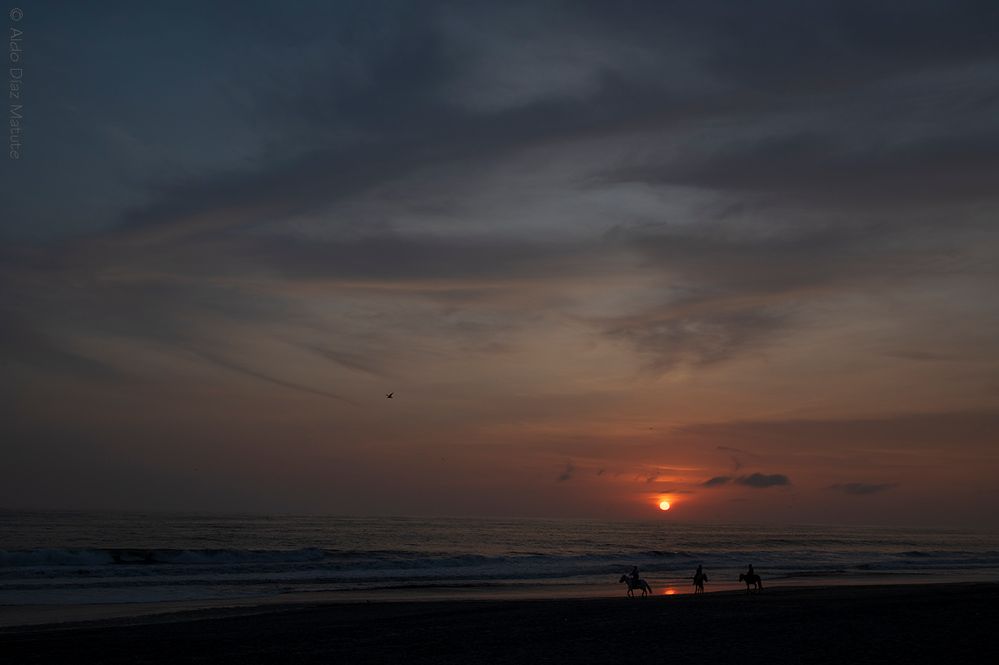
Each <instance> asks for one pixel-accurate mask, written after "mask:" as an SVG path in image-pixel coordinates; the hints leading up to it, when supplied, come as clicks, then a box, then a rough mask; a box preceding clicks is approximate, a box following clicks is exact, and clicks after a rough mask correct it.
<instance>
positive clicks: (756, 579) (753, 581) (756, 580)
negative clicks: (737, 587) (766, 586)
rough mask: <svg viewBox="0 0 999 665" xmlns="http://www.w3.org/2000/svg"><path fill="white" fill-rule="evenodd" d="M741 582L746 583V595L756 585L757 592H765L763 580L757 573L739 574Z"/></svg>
mask: <svg viewBox="0 0 999 665" xmlns="http://www.w3.org/2000/svg"><path fill="white" fill-rule="evenodd" d="M739 581H740V582H745V583H746V593H749V588H750V587H751V586H754V585H755V586H756V590H757V591H763V580H762V579H761V578H760V576H759V575H757V574H756V573H748V574H747V573H739Z"/></svg>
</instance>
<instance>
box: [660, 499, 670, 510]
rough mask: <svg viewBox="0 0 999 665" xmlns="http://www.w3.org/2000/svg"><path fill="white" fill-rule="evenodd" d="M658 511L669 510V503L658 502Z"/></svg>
mask: <svg viewBox="0 0 999 665" xmlns="http://www.w3.org/2000/svg"><path fill="white" fill-rule="evenodd" d="M659 510H669V501H660V502H659Z"/></svg>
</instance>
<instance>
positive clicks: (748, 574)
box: [746, 564, 756, 577]
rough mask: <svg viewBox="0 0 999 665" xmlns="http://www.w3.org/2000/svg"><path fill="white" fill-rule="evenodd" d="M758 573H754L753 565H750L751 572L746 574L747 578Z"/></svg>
mask: <svg viewBox="0 0 999 665" xmlns="http://www.w3.org/2000/svg"><path fill="white" fill-rule="evenodd" d="M755 574H756V572H755V571H753V564H749V572H747V573H746V577H752V576H753V575H755Z"/></svg>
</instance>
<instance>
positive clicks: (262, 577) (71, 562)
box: [0, 512, 999, 605]
mask: <svg viewBox="0 0 999 665" xmlns="http://www.w3.org/2000/svg"><path fill="white" fill-rule="evenodd" d="M699 564H700V565H702V566H704V569H705V572H707V573H708V576H709V582H708V590H709V591H710V590H719V589H728V588H736V586H737V585H738V582H737V580H738V574H739V573H740V572H742V571H744V570H745V569H746V567H747V566H748V565H749V564H753V566H754V568H755V570H756V571H757V572H758V573H760V574H761V575H762V577H763V579H764V584H765V585H767V586H782V585H802V584H809V585H819V584H830V583H834V584H867V583H878V584H880V583H891V582H897V583H905V582H938V581H948V580H953V581H978V580H999V534H996V533H985V532H982V533H975V532H971V531H966V530H957V529H916V528H886V527H855V526H851V527H837V526H767V525H747V524H678V523H674V522H669V521H649V522H623V521H622V522H608V521H594V520H536V519H489V520H483V519H417V518H351V517H324V516H287V515H285V516H259V515H207V514H163V513H159V514H136V513H130V514H110V513H70V512H60V513H53V512H44V513H43V512H0V605H24V604H84V603H119V602H160V601H189V600H206V599H217V600H220V601H225V600H226V599H245V598H265V597H280V596H281V595H283V594H302V593H304V592H323V593H325V594H333V595H335V594H337V593H349V592H354V593H357V592H372V593H375V592H377V593H380V594H381V595H382V597H384V596H385V595H386V594H388V595H389V596H392V595H393V594H394V595H398V596H399V597H405V595H406V594H408V593H409V594H411V593H412V592H413V591H423V592H427V591H434V592H436V593H437V594H438V595H443V596H445V597H446V596H447V594H448V593H453V594H459V593H460V594H463V595H465V596H467V595H469V594H470V593H471V594H474V593H481V594H496V593H502V594H504V595H506V596H514V597H515V596H518V595H523V596H529V595H538V594H539V593H540V594H549V593H550V594H563V595H565V594H567V593H571V594H573V595H610V594H621V593H623V591H624V587H623V585H620V584H619V580H620V576H621V575H622V574H624V573H626V572H628V571H630V570H631V567H632V566H638V567H639V570H640V572H641V575H642V577H643V578H645V579H646V580H648V582H649V583H650V584H651V585H652V587H653V589H654V591H655V592H656V593H657V594H658V593H687V592H689V591H690V590H691V581H690V577H691V576H692V575H693V572H694V569H695V568H696V567H697V566H698V565H699Z"/></svg>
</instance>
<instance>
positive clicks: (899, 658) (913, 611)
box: [0, 583, 999, 665]
mask: <svg viewBox="0 0 999 665" xmlns="http://www.w3.org/2000/svg"><path fill="white" fill-rule="evenodd" d="M0 656H2V660H3V662H4V663H12V664H18V665H20V664H22V663H105V664H108V665H110V664H115V663H164V664H165V663H170V664H176V663H345V664H351V663H463V664H480V663H609V662H629V663H722V662H738V663H750V664H753V663H767V664H771V665H772V664H774V663H894V662H908V663H921V662H930V661H938V662H948V663H955V662H967V663H976V662H988V661H990V660H992V661H994V660H995V659H996V658H997V657H999V583H988V584H933V585H911V586H884V587H845V586H840V587H825V588H801V587H785V588H781V587H774V588H768V589H765V590H764V591H763V592H762V593H760V594H753V595H749V596H747V595H746V594H745V593H743V592H722V593H708V594H705V595H702V596H690V595H675V596H661V595H660V596H654V597H649V598H644V599H643V598H634V599H630V598H625V597H621V598H598V599H576V600H572V599H552V600H461V601H446V602H348V603H343V602H341V603H332V604H310V605H269V606H264V607H238V608H229V609H214V610H196V611H187V612H179V613H173V614H161V615H157V616H147V617H142V618H133V619H121V618H118V619H113V620H104V621H95V622H86V623H75V624H49V625H40V626H39V625H36V626H25V627H8V628H3V629H0Z"/></svg>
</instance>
